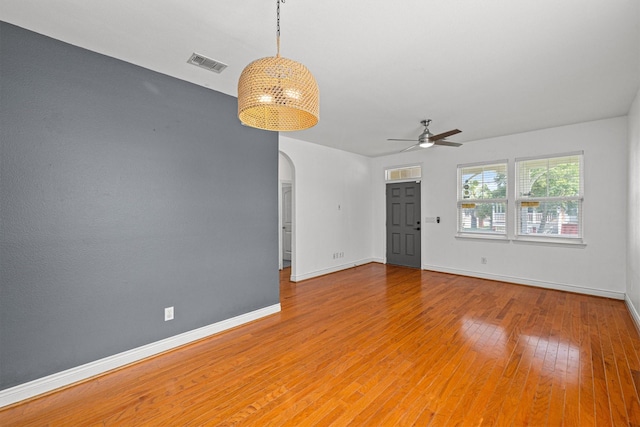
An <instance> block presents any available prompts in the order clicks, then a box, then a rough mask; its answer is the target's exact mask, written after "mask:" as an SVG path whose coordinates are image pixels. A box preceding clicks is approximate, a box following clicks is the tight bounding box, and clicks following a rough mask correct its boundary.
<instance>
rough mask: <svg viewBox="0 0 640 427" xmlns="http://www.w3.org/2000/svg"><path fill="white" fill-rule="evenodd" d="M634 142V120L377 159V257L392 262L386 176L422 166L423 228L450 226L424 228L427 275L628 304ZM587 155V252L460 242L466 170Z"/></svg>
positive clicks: (374, 164) (584, 249) (374, 163)
mask: <svg viewBox="0 0 640 427" xmlns="http://www.w3.org/2000/svg"><path fill="white" fill-rule="evenodd" d="M626 141H627V119H626V117H621V118H613V119H606V120H599V121H594V122H588V123H581V124H576V125H570V126H563V127H558V128H552V129H544V130H539V131H535V132H527V133H522V134H516V135H509V136H504V137H499V138H492V139H487V140H483V141H478V142H470V143H466V144H464V145H463V146H462V147H460V148H448V147H433V148H430V149H424V150H416V151H412V152H407V153H402V154H396V155H392V156H386V157H381V158H375V159H372V172H371V173H372V185H373V188H372V190H373V204H374V209H373V214H374V218H373V230H374V235H373V256H374V257H375V258H381V259H383V258H384V257H385V209H384V206H385V196H384V186H385V184H384V179H383V178H384V177H383V170H384V169H385V167H388V166H395V165H404V164H411V163H422V164H423V180H422V199H423V202H422V217H423V220H424V217H427V216H432V217H433V216H440V217H441V219H442V222H441V223H440V224H423V227H422V229H423V233H422V263H423V268H425V269H430V270H437V271H445V272H451V273H457V274H463V275H471V276H477V277H486V278H492V279H498V280H505V281H509V282H514V283H524V284H532V285H537V286H542V287H551V288H557V289H564V290H569V291H576V292H585V293H591V294H595V295H603V296H609V297H614V298H623V297H624V293H625V271H626V248H625V242H626V227H627V225H626V224H627V219H626V218H627V214H626V195H627V143H626ZM636 146H637V139H636ZM579 150H583V151H584V162H585V166H584V167H585V201H584V237H585V243H586V246H585V247H567V246H552V245H541V244H531V243H528V244H525V243H515V242H513V241H507V242H497V241H488V240H471V239H456V238H455V234H456V178H457V176H456V167H457V165H458V164H464V163H473V162H481V161H491V160H501V159H508V160H509V162H510V168H511V169H513V159H514V158H516V157H527V156H536V155H544V154H554V153H565V152H572V151H579ZM636 165H637V162H636ZM637 172H638V170H637V169H636V177H637ZM636 188H637V187H636ZM510 191H511V192H513V185H511V186H510ZM510 212H513V206H511V210H510ZM635 244H636V245H637V238H636V243H635ZM636 248H637V246H636ZM636 254H637V252H636ZM481 257H486V258H487V261H488V262H487V264H485V265H483V264H481V263H480V258H481ZM636 259H637V257H636ZM636 267H637V264H636ZM635 271H636V273H637V269H636V270H635ZM636 277H637V276H636ZM636 284H637V281H636ZM636 296H637V292H636ZM636 301H637V299H636Z"/></svg>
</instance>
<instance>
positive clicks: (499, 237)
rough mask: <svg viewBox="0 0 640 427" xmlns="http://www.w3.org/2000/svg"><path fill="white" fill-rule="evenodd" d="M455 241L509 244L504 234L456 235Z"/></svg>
mask: <svg viewBox="0 0 640 427" xmlns="http://www.w3.org/2000/svg"><path fill="white" fill-rule="evenodd" d="M456 239H469V240H492V241H497V242H507V243H508V242H509V238H508V237H507V236H506V235H504V234H483V233H458V234H456Z"/></svg>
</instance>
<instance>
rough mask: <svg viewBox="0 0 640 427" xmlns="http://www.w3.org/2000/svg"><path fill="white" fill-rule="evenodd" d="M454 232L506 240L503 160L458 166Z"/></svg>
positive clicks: (505, 192)
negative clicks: (490, 235) (456, 213)
mask: <svg viewBox="0 0 640 427" xmlns="http://www.w3.org/2000/svg"><path fill="white" fill-rule="evenodd" d="M458 233H465V234H466V233H474V234H493V235H504V236H505V237H506V235H507V161H506V160H504V161H499V162H493V163H490V164H472V165H458Z"/></svg>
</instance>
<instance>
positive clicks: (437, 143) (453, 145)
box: [433, 140, 462, 147]
mask: <svg viewBox="0 0 640 427" xmlns="http://www.w3.org/2000/svg"><path fill="white" fill-rule="evenodd" d="M433 145H445V146H447V147H460V146H461V145H462V144H460V143H459V142H452V141H443V140H440V141H433Z"/></svg>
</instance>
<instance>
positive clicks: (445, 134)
mask: <svg viewBox="0 0 640 427" xmlns="http://www.w3.org/2000/svg"><path fill="white" fill-rule="evenodd" d="M460 132H462V131H461V130H459V129H453V130H450V131H448V132H442V133H439V134H437V135H431V136H430V137H429V140H430V141H437V140H439V139H445V138H446V137H448V136H451V135H455V134H457V133H460Z"/></svg>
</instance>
